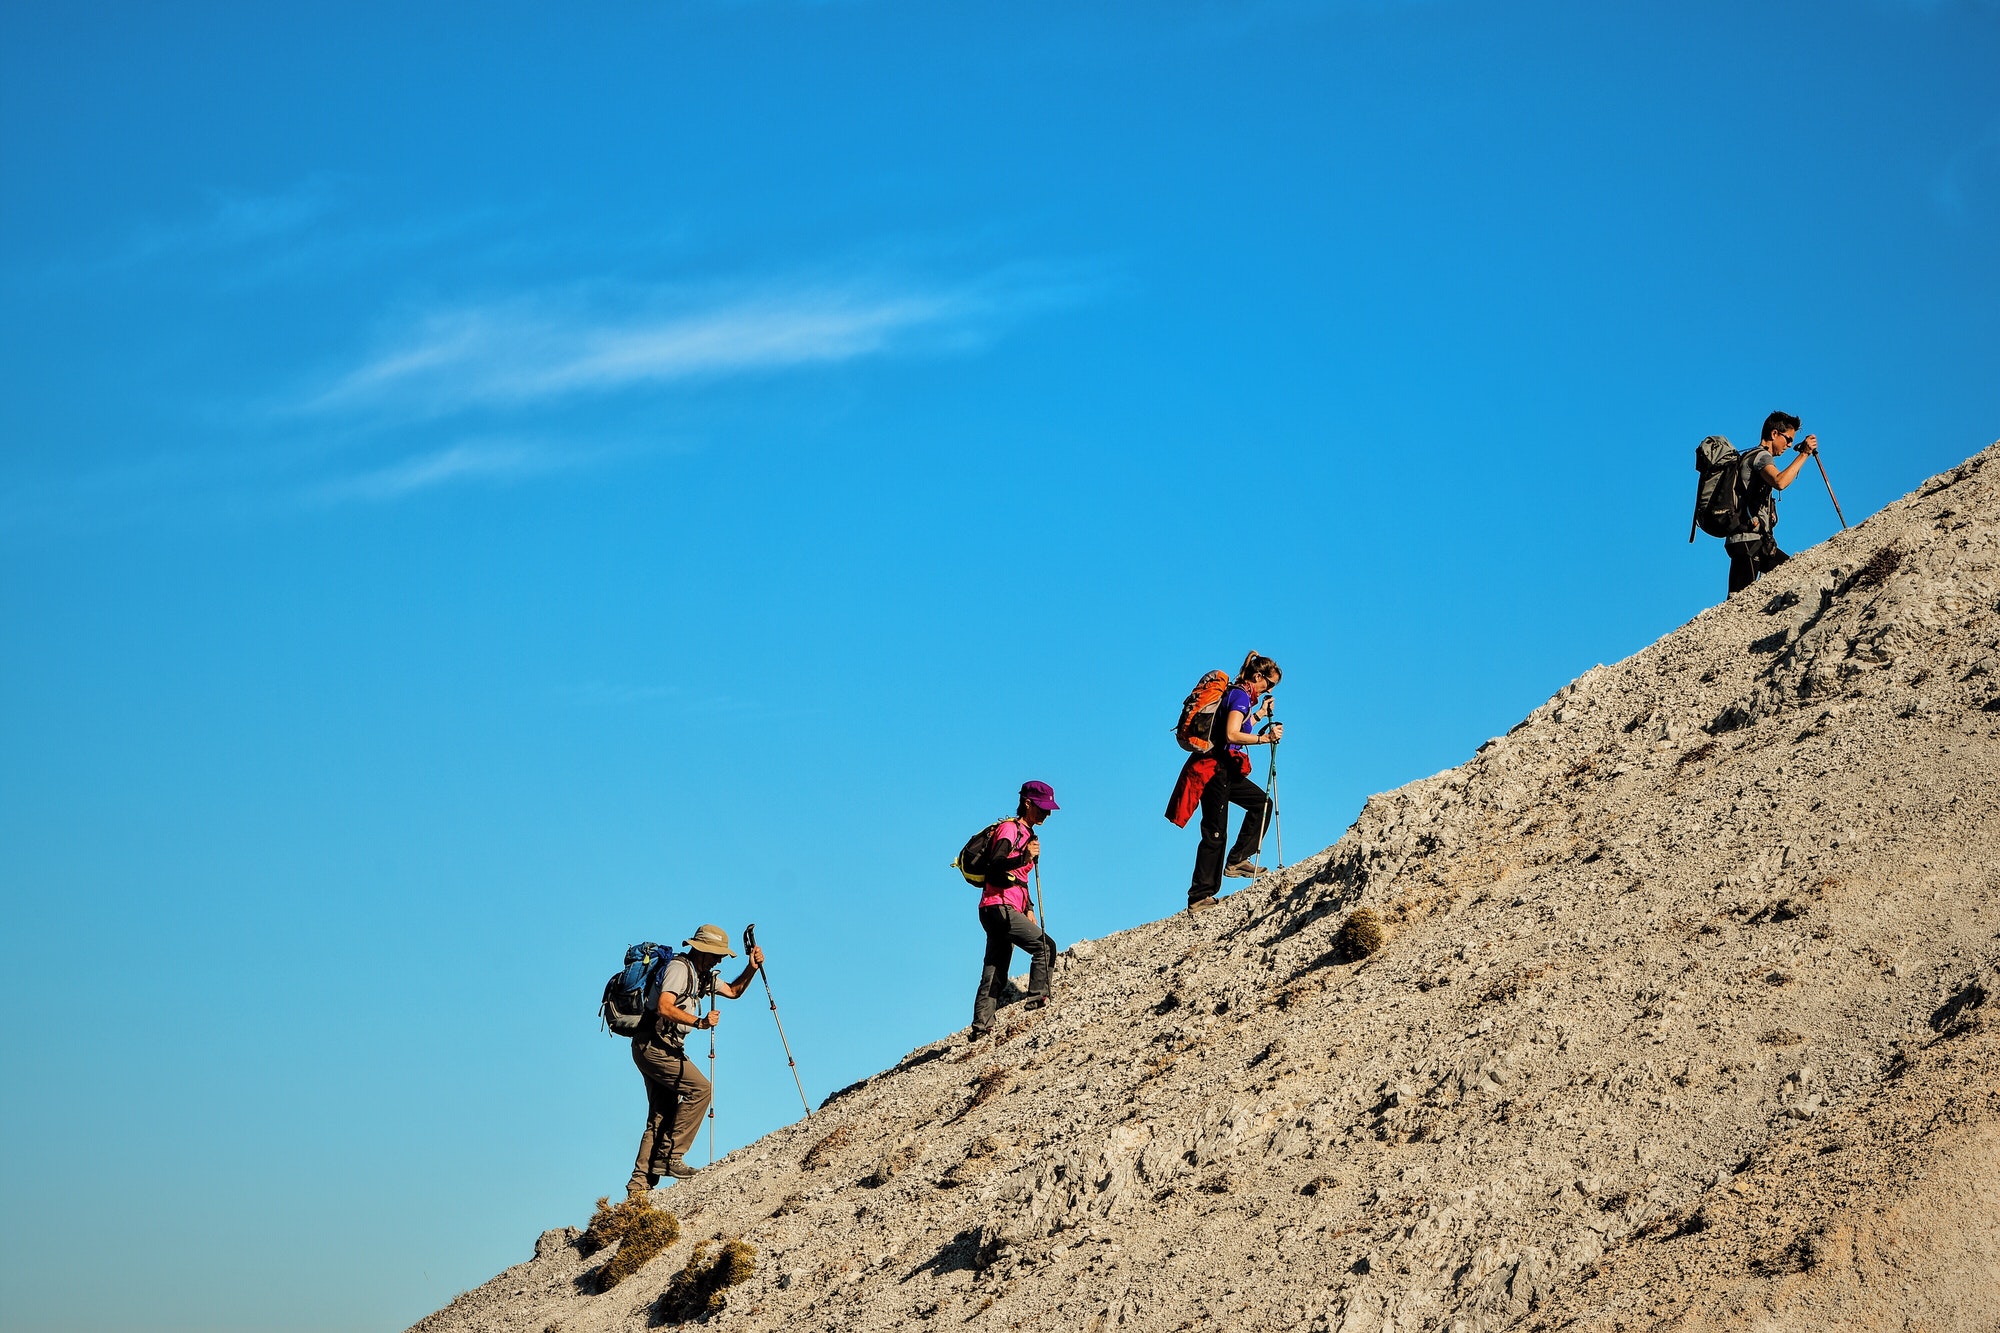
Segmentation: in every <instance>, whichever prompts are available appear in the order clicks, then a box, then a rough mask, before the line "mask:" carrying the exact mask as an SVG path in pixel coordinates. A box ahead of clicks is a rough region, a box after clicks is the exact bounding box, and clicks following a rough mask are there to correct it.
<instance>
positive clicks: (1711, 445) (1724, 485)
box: [1688, 435, 1744, 541]
mask: <svg viewBox="0 0 2000 1333" xmlns="http://www.w3.org/2000/svg"><path fill="white" fill-rule="evenodd" d="M1694 470H1695V472H1696V473H1697V474H1698V476H1697V479H1696V481H1695V487H1694V522H1693V523H1692V524H1690V525H1689V526H1688V540H1689V541H1693V540H1694V534H1695V529H1697V528H1699V529H1700V530H1701V531H1703V532H1705V533H1707V534H1708V535H1709V536H1711V537H1734V536H1735V535H1736V534H1737V533H1739V532H1741V531H1743V500H1744V496H1743V455H1742V454H1741V453H1739V452H1737V449H1736V446H1735V445H1733V444H1731V443H1730V442H1729V441H1728V439H1727V438H1726V437H1724V436H1721V435H1711V436H1709V437H1708V438H1707V439H1705V440H1703V441H1702V442H1701V443H1700V444H1697V445H1696V446H1695V447H1694Z"/></svg>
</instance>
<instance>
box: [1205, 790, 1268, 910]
mask: <svg viewBox="0 0 2000 1333" xmlns="http://www.w3.org/2000/svg"><path fill="white" fill-rule="evenodd" d="M1231 803H1234V804H1236V805H1240V806H1242V807H1243V828H1242V829H1241V831H1239V832H1238V833H1237V835H1236V845H1235V846H1234V847H1231V848H1230V849H1229V864H1230V865H1235V864H1236V863H1237V862H1238V861H1248V860H1249V859H1250V858H1251V857H1253V856H1255V855H1257V849H1258V848H1259V847H1262V846H1263V845H1264V830H1265V829H1267V828H1268V827H1270V824H1271V798H1270V797H1268V796H1266V795H1265V794H1264V789H1263V788H1262V787H1260V786H1258V785H1257V784H1256V783H1254V782H1252V781H1251V780H1250V777H1249V775H1248V774H1245V773H1238V772H1237V771H1236V768H1235V765H1233V764H1231V763H1230V762H1229V760H1228V758H1227V757H1226V756H1225V757H1224V758H1223V759H1221V760H1219V761H1217V763H1216V766H1215V776H1214V777H1212V778H1210V779H1209V780H1208V785H1207V786H1206V787H1203V788H1202V789H1201V846H1200V847H1199V848H1197V849H1196V851H1195V854H1194V882H1193V883H1191V884H1189V885H1188V901H1189V902H1191V903H1196V902H1200V901H1201V900H1202V899H1203V898H1213V897H1214V896H1215V895H1216V894H1218V893H1220V892H1221V891H1222V865H1223V861H1222V844H1223V843H1225V842H1227V841H1228V840H1229V807H1230V805H1231Z"/></svg>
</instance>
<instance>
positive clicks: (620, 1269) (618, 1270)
mask: <svg viewBox="0 0 2000 1333" xmlns="http://www.w3.org/2000/svg"><path fill="white" fill-rule="evenodd" d="M680 1238H681V1224H680V1219H679V1218H677V1217H675V1216H674V1215H673V1214H672V1213H665V1212H661V1211H660V1210H659V1209H657V1208H655V1207H653V1206H652V1205H651V1204H650V1203H647V1202H646V1200H645V1199H643V1198H639V1199H627V1200H626V1201H625V1202H624V1203H621V1204H619V1205H618V1206H617V1207H615V1208H613V1207H607V1206H606V1205H605V1201H604V1200H603V1199H599V1200H598V1201H597V1213H596V1215H595V1216H594V1217H592V1218H591V1219H590V1229H589V1230H588V1231H585V1232H584V1233H583V1239H584V1242H585V1243H584V1253H586V1254H591V1253H595V1252H596V1251H597V1250H600V1249H603V1248H604V1247H605V1246H607V1245H610V1244H611V1243H612V1242H613V1241H616V1242H617V1243H618V1253H616V1254H614V1255H612V1256H611V1262H610V1263H608V1264H606V1265H604V1267H603V1268H600V1269H599V1270H598V1271H597V1289H598V1290H599V1291H609V1290H611V1289H612V1288H613V1287H615V1286H617V1285H618V1284H619V1283H620V1282H623V1281H624V1280H625V1279H626V1278H628V1277H630V1276H632V1275H633V1274H634V1273H636V1272H638V1271H639V1270H640V1269H641V1268H643V1267H645V1266H646V1263H647V1261H648V1260H650V1259H652V1257H653V1256H654V1255H656V1254H658V1253H659V1252H660V1251H661V1250H664V1249H666V1248H667V1246H669V1245H672V1244H673V1243H674V1242H675V1241H677V1240H679V1239H680Z"/></svg>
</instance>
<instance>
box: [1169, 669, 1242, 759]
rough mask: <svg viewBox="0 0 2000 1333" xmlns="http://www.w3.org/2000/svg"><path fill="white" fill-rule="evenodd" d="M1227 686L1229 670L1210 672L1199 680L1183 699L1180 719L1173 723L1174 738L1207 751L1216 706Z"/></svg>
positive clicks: (1190, 748) (1191, 748)
mask: <svg viewBox="0 0 2000 1333" xmlns="http://www.w3.org/2000/svg"><path fill="white" fill-rule="evenodd" d="M1228 688H1229V673H1228V672H1227V671H1211V672H1209V673H1208V674H1207V675H1205V676H1203V677H1202V678H1201V679H1200V680H1198V681H1196V682H1195V683H1194V689H1192V690H1191V691H1189V692H1188V697H1187V698H1185V699H1183V700H1181V720H1180V721H1179V722H1176V723H1175V724H1174V739H1175V740H1177V741H1179V742H1180V745H1181V748H1182V749H1183V750H1187V751H1190V752H1192V753H1194V754H1206V753H1208V750H1209V739H1208V733H1209V729H1210V728H1212V727H1213V726H1214V725H1215V708H1216V705H1217V704H1219V703H1221V702H1222V694H1223V691H1225V690H1227V689H1228Z"/></svg>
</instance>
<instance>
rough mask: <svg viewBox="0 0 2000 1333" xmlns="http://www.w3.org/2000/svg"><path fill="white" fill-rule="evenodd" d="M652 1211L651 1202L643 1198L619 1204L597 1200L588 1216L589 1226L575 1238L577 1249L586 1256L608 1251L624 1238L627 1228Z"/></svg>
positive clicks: (606, 1200) (603, 1199) (607, 1200)
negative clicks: (594, 1209)
mask: <svg viewBox="0 0 2000 1333" xmlns="http://www.w3.org/2000/svg"><path fill="white" fill-rule="evenodd" d="M652 1209H653V1205H652V1203H651V1201H650V1200H648V1199H646V1198H645V1197H643V1196H641V1197H640V1198H637V1199H627V1200H625V1201H624V1202H623V1203H620V1204H613V1203H612V1202H611V1200H610V1199H606V1198H601V1199H599V1200H598V1201H597V1211H596V1212H594V1213H592V1214H591V1215H590V1225H589V1226H588V1227H585V1228H584V1232H583V1234H582V1235H581V1236H579V1237H577V1241H576V1243H577V1247H578V1248H579V1249H581V1250H582V1251H583V1252H584V1254H586V1255H592V1254H596V1253H597V1252H598V1251H599V1250H608V1249H610V1248H611V1247H612V1246H613V1245H616V1244H617V1243H618V1242H619V1241H621V1240H623V1239H624V1238H625V1230H626V1228H627V1227H629V1226H631V1225H632V1223H634V1222H636V1221H637V1220H638V1219H639V1217H640V1216H641V1215H642V1214H644V1213H648V1212H651V1211H652Z"/></svg>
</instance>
